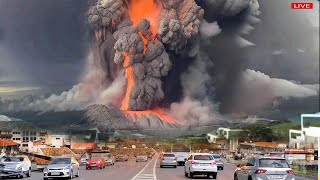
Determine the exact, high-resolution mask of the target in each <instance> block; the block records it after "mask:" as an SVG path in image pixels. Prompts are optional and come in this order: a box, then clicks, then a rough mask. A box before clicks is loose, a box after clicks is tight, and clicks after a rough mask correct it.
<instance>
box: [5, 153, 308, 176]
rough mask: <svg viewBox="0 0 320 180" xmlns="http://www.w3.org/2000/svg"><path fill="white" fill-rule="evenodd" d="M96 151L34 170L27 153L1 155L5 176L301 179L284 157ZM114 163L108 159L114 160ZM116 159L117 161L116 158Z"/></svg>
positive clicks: (52, 161) (57, 158) (62, 158)
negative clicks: (234, 157) (230, 157)
mask: <svg viewBox="0 0 320 180" xmlns="http://www.w3.org/2000/svg"><path fill="white" fill-rule="evenodd" d="M107 154H108V155H107V156H105V155H106V153H92V154H89V155H88V156H85V158H86V161H83V158H84V157H81V158H79V159H76V158H75V157H54V158H53V159H52V160H51V161H50V162H49V163H48V165H46V166H45V167H44V169H38V170H33V171H31V169H32V167H31V162H30V160H29V158H28V157H27V156H19V155H17V156H7V157H2V158H1V163H0V177H1V179H22V178H26V179H28V180H40V179H43V180H48V179H54V178H66V179H73V178H75V179H79V180H87V179H90V180H102V179H113V180H169V179H170V180H171V179H172V180H180V179H193V178H196V179H219V180H225V179H229V180H231V179H234V180H254V179H259V180H269V179H282V180H295V179H296V180H299V179H307V178H300V177H295V175H294V171H293V170H292V169H291V168H290V166H289V165H288V163H287V162H286V160H285V159H284V158H281V157H267V156H250V157H248V158H246V159H245V160H243V161H241V163H239V164H235V163H232V162H227V160H226V159H225V158H223V157H222V156H220V155H219V154H213V153H188V155H187V156H186V158H185V159H184V163H183V164H181V163H179V161H178V159H179V158H178V156H181V154H183V153H181V152H176V153H174V152H155V151H153V153H150V154H149V155H139V154H134V155H133V156H129V155H127V154H121V155H117V157H118V158H115V157H114V155H112V154H110V153H107ZM109 158H111V159H112V160H111V163H107V161H110V160H109ZM113 159H114V160H115V162H113Z"/></svg>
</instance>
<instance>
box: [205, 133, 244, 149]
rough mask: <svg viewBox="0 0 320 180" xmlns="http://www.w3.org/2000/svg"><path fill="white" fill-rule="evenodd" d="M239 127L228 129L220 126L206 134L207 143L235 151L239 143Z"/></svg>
mask: <svg viewBox="0 0 320 180" xmlns="http://www.w3.org/2000/svg"><path fill="white" fill-rule="evenodd" d="M241 132H242V130H241V129H230V128H223V127H220V128H218V129H217V130H215V131H213V132H211V133H208V134H207V140H208V142H209V143H214V144H218V145H220V146H224V148H228V149H229V150H230V151H236V150H237V147H238V144H239V135H240V133H241Z"/></svg>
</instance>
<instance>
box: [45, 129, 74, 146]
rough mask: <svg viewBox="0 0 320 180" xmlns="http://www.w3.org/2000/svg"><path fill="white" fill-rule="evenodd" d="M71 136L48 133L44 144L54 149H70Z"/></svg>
mask: <svg viewBox="0 0 320 180" xmlns="http://www.w3.org/2000/svg"><path fill="white" fill-rule="evenodd" d="M70 140H71V136H70V135H67V134H64V133H52V132H49V133H48V134H47V135H46V138H45V144H46V145H49V146H50V147H54V148H61V147H70V146H71V141H70Z"/></svg>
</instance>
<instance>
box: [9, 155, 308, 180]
mask: <svg viewBox="0 0 320 180" xmlns="http://www.w3.org/2000/svg"><path fill="white" fill-rule="evenodd" d="M234 169H235V165H233V164H229V163H225V168H224V170H223V171H219V172H218V177H217V180H232V179H233V172H234ZM10 179H14V178H10ZM24 179H26V180H42V179H43V174H42V172H37V171H34V172H33V173H32V176H31V177H30V178H24ZM105 179H110V180H186V179H188V178H187V177H185V176H184V166H178V167H177V168H170V167H168V168H160V165H159V158H157V157H154V158H153V159H152V160H149V161H148V162H135V159H134V158H130V159H129V161H127V162H116V163H115V165H114V166H108V167H106V169H102V170H85V167H84V166H81V171H80V177H78V178H74V180H105ZM195 179H208V178H206V177H201V176H200V177H196V178H195ZM296 180H311V179H307V178H299V177H296Z"/></svg>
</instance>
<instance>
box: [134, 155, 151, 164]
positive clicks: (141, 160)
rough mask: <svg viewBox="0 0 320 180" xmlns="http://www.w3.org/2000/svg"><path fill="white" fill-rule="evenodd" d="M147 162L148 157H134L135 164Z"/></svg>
mask: <svg viewBox="0 0 320 180" xmlns="http://www.w3.org/2000/svg"><path fill="white" fill-rule="evenodd" d="M147 161H148V155H137V156H136V162H147Z"/></svg>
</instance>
